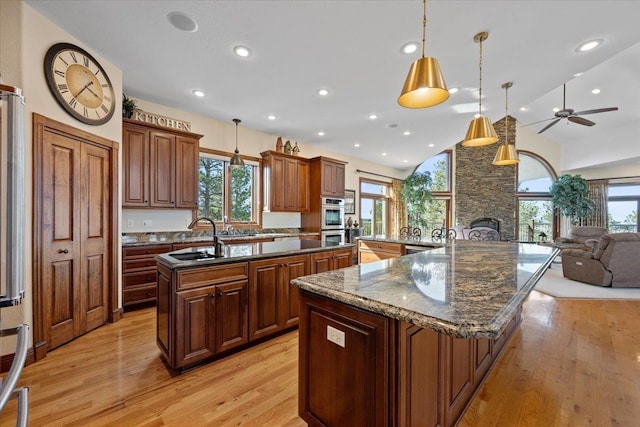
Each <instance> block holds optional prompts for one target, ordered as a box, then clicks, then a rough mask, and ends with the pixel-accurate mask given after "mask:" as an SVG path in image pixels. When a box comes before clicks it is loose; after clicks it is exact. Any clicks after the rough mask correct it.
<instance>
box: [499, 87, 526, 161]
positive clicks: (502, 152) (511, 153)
mask: <svg viewBox="0 0 640 427" xmlns="http://www.w3.org/2000/svg"><path fill="white" fill-rule="evenodd" d="M511 86H513V82H507V83H503V84H502V89H504V97H505V101H504V129H505V130H504V144H500V147H498V152H497V153H496V157H495V158H494V159H493V164H494V165H496V166H506V165H515V164H516V163H518V162H520V159H519V158H518V151H517V150H516V144H515V142H514V143H513V144H509V88H510V87H511Z"/></svg>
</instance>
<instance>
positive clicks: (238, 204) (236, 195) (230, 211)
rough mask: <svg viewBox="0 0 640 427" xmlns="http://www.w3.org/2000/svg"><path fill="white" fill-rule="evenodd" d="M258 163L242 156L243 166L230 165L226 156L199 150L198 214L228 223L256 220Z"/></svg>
mask: <svg viewBox="0 0 640 427" xmlns="http://www.w3.org/2000/svg"><path fill="white" fill-rule="evenodd" d="M207 151H208V150H207ZM258 166H259V164H258V162H252V161H247V160H246V159H245V165H244V166H243V167H239V168H232V167H230V166H229V158H228V157H224V156H222V155H219V154H212V153H209V152H205V151H201V153H200V183H199V196H198V216H204V217H209V218H211V219H213V220H214V221H219V222H222V221H223V220H225V219H226V220H227V222H228V223H230V224H249V223H258V196H259V191H257V189H259V188H260V184H259V181H258V179H259V175H260V174H259V170H258ZM225 217H226V218H225Z"/></svg>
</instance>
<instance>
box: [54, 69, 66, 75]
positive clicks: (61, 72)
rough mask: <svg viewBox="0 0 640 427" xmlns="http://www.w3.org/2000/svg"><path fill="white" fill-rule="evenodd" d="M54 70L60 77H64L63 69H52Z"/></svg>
mask: <svg viewBox="0 0 640 427" xmlns="http://www.w3.org/2000/svg"><path fill="white" fill-rule="evenodd" d="M54 72H55V73H56V74H57V75H59V76H60V77H64V71H60V70H54Z"/></svg>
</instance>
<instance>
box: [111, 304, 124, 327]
mask: <svg viewBox="0 0 640 427" xmlns="http://www.w3.org/2000/svg"><path fill="white" fill-rule="evenodd" d="M123 315H124V310H123V308H122V307H120V308H117V309H115V310H113V311H112V312H111V316H109V317H110V318H109V322H111V323H115V322H117V321H118V320H120V319H122V316H123Z"/></svg>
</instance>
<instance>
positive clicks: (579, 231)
mask: <svg viewBox="0 0 640 427" xmlns="http://www.w3.org/2000/svg"><path fill="white" fill-rule="evenodd" d="M606 233H607V229H606V228H604V227H592V226H577V227H573V228H572V229H571V231H569V237H568V238H567V237H558V238H556V239H555V241H554V244H555V246H556V247H558V248H560V249H562V248H563V246H564V247H566V248H568V249H578V248H576V246H579V245H584V247H583V248H580V249H583V250H595V249H597V247H594V246H595V244H596V243H597V242H598V239H599V238H600V237H601V236H603V235H604V234H606Z"/></svg>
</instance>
